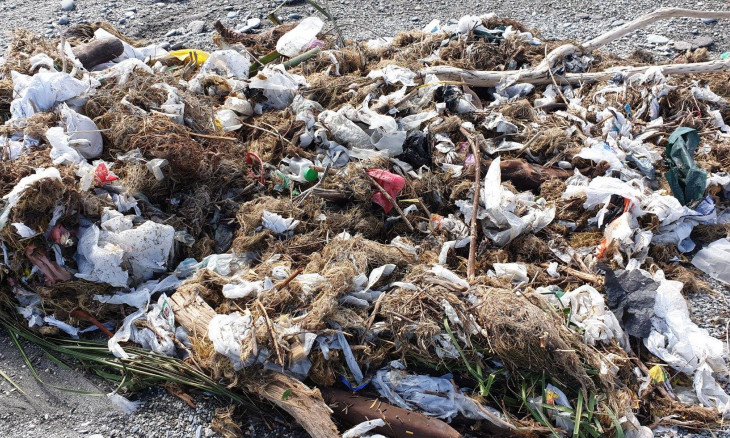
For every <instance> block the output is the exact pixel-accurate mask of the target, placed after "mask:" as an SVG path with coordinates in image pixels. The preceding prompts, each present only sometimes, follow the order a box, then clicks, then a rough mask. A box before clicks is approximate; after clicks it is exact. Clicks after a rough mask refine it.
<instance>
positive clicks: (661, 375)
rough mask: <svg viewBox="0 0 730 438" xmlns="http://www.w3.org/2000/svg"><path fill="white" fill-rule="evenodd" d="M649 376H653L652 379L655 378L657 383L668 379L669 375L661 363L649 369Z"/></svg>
mask: <svg viewBox="0 0 730 438" xmlns="http://www.w3.org/2000/svg"><path fill="white" fill-rule="evenodd" d="M649 377H651V380H653V381H654V382H656V383H662V382H664V381H665V380H667V375H666V373H665V372H664V369H662V367H660V366H659V365H654V366H653V367H651V369H650V370H649Z"/></svg>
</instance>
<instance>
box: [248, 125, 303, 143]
mask: <svg viewBox="0 0 730 438" xmlns="http://www.w3.org/2000/svg"><path fill="white" fill-rule="evenodd" d="M241 124H242V125H243V126H247V127H249V128H253V129H258V130H259V131H263V132H266V133H267V134H271V135H273V136H275V137H279V138H280V139H282V140H284V141H286V142H287V143H289V144H292V142H291V141H290V140H289V139H287V138H284V137H282V136H281V134H279V133H278V132H273V131H269V130H268V129H266V128H262V127H260V126H255V125H249V124H248V123H246V122H241ZM269 126H271V125H269Z"/></svg>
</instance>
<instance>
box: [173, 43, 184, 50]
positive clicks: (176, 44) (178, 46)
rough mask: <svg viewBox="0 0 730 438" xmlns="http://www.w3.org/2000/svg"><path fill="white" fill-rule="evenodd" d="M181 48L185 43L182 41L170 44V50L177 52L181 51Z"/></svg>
mask: <svg viewBox="0 0 730 438" xmlns="http://www.w3.org/2000/svg"><path fill="white" fill-rule="evenodd" d="M183 47H185V43H183V42H182V41H178V42H176V43H172V44H170V50H178V49H182V48H183Z"/></svg>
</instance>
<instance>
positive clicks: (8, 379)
mask: <svg viewBox="0 0 730 438" xmlns="http://www.w3.org/2000/svg"><path fill="white" fill-rule="evenodd" d="M0 376H2V378H3V379H5V380H7V381H8V383H10V384H11V385H13V386H14V387H15V389H17V390H18V391H20V393H21V394H23V395H28V394H26V393H25V391H23V388H21V387H20V386H18V384H17V383H15V381H13V379H11V378H10V376H8V375H7V374H6V373H5V371H3V370H0Z"/></svg>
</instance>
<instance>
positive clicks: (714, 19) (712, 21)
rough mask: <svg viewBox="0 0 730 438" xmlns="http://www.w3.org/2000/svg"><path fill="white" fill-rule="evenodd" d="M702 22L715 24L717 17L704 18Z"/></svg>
mask: <svg viewBox="0 0 730 438" xmlns="http://www.w3.org/2000/svg"><path fill="white" fill-rule="evenodd" d="M702 22H703V23H704V24H715V23H717V18H703V19H702Z"/></svg>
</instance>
